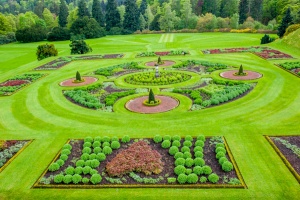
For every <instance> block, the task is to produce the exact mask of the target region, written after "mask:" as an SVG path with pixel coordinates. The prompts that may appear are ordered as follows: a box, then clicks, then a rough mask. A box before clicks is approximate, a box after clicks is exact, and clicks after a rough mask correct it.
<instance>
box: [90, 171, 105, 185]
mask: <svg viewBox="0 0 300 200" xmlns="http://www.w3.org/2000/svg"><path fill="white" fill-rule="evenodd" d="M90 181H91V182H92V183H93V184H94V185H95V184H98V183H100V182H101V181H102V177H101V176H100V174H93V175H92V177H91V179H90Z"/></svg>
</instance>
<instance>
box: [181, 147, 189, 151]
mask: <svg viewBox="0 0 300 200" xmlns="http://www.w3.org/2000/svg"><path fill="white" fill-rule="evenodd" d="M181 152H182V153H184V152H190V148H189V147H187V146H183V147H182V148H181Z"/></svg>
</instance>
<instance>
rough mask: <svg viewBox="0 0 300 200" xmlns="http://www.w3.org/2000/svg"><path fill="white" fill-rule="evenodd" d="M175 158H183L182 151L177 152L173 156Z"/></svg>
mask: <svg viewBox="0 0 300 200" xmlns="http://www.w3.org/2000/svg"><path fill="white" fill-rule="evenodd" d="M174 158H175V159H177V158H183V153H182V152H177V153H176V154H175V156H174Z"/></svg>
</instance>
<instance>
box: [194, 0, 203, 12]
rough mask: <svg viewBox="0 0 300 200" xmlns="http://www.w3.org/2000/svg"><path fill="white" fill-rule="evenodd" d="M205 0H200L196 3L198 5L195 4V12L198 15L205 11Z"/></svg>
mask: <svg viewBox="0 0 300 200" xmlns="http://www.w3.org/2000/svg"><path fill="white" fill-rule="evenodd" d="M203 3H204V2H203V0H198V1H197V3H196V6H195V8H194V9H195V14H196V15H201V14H202V13H203V12H202V7H203Z"/></svg>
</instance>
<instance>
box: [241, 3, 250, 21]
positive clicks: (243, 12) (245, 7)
mask: <svg viewBox="0 0 300 200" xmlns="http://www.w3.org/2000/svg"><path fill="white" fill-rule="evenodd" d="M248 12H249V2H248V0H241V1H240V5H239V16H240V18H239V23H240V24H242V23H244V21H246V19H247V17H248V14H249V13H248Z"/></svg>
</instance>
